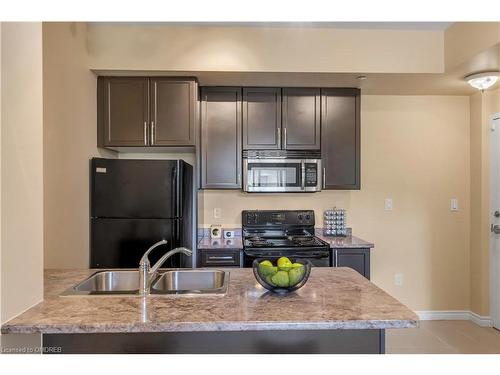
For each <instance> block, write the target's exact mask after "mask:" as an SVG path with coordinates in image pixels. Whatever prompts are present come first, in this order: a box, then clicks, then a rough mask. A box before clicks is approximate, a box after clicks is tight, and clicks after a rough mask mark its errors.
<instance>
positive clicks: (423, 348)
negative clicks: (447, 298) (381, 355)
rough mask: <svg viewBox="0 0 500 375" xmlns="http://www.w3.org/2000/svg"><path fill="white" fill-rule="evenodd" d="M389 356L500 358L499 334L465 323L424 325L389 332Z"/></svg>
mask: <svg viewBox="0 0 500 375" xmlns="http://www.w3.org/2000/svg"><path fill="white" fill-rule="evenodd" d="M385 342H386V353H387V354H493V353H497V354H500V331H497V330H496V329H494V328H488V327H480V326H478V325H476V324H474V323H472V322H470V321H465V320H433V321H421V322H420V328H412V329H388V330H387V331H386V341H385Z"/></svg>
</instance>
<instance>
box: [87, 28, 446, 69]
mask: <svg viewBox="0 0 500 375" xmlns="http://www.w3.org/2000/svg"><path fill="white" fill-rule="evenodd" d="M443 38H444V34H443V32H442V31H412V30H359V29H335V28H327V27H319V28H318V27H289V26H286V27H285V26H282V27H258V28H256V27H236V26H229V27H221V26H218V27H208V26H164V25H160V24H153V25H145V24H135V25H134V24H114V25H112V24H102V23H101V24H92V25H91V26H90V27H89V44H88V45H89V54H90V67H91V68H94V69H98V70H101V69H111V70H173V71H176V70H177V71H261V72H338V73H339V72H363V73H441V72H443V67H444V64H443V54H444V51H443V46H444V43H443Z"/></svg>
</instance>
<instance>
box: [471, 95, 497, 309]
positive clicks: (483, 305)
mask: <svg viewBox="0 0 500 375" xmlns="http://www.w3.org/2000/svg"><path fill="white" fill-rule="evenodd" d="M470 109H471V111H470V125H471V127H470V137H471V145H470V150H471V159H470V170H471V229H470V232H471V237H470V272H471V278H470V288H471V310H472V311H474V312H475V313H477V314H480V315H485V316H486V315H488V314H489V310H490V270H489V267H490V249H489V245H490V242H489V241H490V231H489V224H490V120H491V115H492V114H494V113H498V112H500V89H497V90H493V91H486V92H485V93H481V92H478V93H476V94H475V95H472V96H471V97H470Z"/></svg>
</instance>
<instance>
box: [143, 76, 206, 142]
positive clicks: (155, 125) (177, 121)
mask: <svg viewBox="0 0 500 375" xmlns="http://www.w3.org/2000/svg"><path fill="white" fill-rule="evenodd" d="M150 88H151V94H150V97H151V124H150V126H151V129H150V134H151V139H150V144H151V145H152V146H194V144H195V139H194V137H195V133H194V124H195V113H196V112H195V111H196V89H197V85H196V81H195V80H194V79H182V78H168V77H158V78H151V80H150Z"/></svg>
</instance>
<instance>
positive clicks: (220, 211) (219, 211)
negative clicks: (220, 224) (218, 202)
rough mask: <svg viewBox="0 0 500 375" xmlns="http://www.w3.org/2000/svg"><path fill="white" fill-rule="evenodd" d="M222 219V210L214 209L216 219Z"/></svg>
mask: <svg viewBox="0 0 500 375" xmlns="http://www.w3.org/2000/svg"><path fill="white" fill-rule="evenodd" d="M221 217H222V209H221V208H219V207H216V208H214V219H220V218H221Z"/></svg>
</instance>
